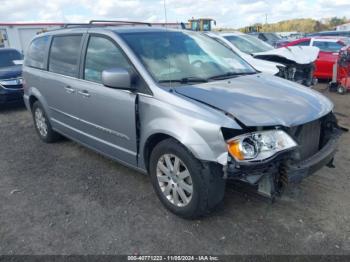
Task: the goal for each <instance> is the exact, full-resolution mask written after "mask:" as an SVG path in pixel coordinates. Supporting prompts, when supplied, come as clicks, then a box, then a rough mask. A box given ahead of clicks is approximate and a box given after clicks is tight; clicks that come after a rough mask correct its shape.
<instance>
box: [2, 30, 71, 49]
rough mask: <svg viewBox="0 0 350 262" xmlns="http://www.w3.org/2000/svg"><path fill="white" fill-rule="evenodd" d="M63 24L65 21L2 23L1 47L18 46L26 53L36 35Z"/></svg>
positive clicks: (17, 47)
mask: <svg viewBox="0 0 350 262" xmlns="http://www.w3.org/2000/svg"><path fill="white" fill-rule="evenodd" d="M63 25H64V24H63V23H0V47H11V48H16V49H18V50H19V51H21V52H22V53H24V52H25V50H26V48H27V46H28V44H29V43H30V41H31V40H32V38H33V37H34V36H36V35H37V34H40V33H42V32H45V31H48V30H51V29H55V28H60V27H62V26H63Z"/></svg>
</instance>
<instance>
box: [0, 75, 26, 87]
mask: <svg viewBox="0 0 350 262" xmlns="http://www.w3.org/2000/svg"><path fill="white" fill-rule="evenodd" d="M22 82H23V80H22V77H18V78H13V79H4V80H0V85H3V86H15V85H21V84H22Z"/></svg>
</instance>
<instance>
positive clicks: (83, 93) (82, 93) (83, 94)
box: [78, 90, 90, 97]
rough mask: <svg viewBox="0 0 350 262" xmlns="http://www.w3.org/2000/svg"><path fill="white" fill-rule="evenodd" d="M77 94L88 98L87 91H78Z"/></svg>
mask: <svg viewBox="0 0 350 262" xmlns="http://www.w3.org/2000/svg"><path fill="white" fill-rule="evenodd" d="M78 94H79V95H82V96H84V97H90V93H89V92H88V91H87V90H80V91H78Z"/></svg>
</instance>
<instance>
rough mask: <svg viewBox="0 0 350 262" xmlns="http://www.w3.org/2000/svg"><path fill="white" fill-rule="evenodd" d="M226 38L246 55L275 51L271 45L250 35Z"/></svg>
mask: <svg viewBox="0 0 350 262" xmlns="http://www.w3.org/2000/svg"><path fill="white" fill-rule="evenodd" d="M224 37H225V38H226V39H227V40H228V41H230V42H231V43H232V44H233V45H234V46H235V47H237V48H238V49H239V50H241V51H242V52H244V53H246V54H253V53H259V52H265V51H270V50H272V49H274V48H273V47H272V46H271V45H269V44H267V43H265V42H264V41H261V40H260V39H258V38H256V37H254V36H250V35H239V36H238V35H228V36H224Z"/></svg>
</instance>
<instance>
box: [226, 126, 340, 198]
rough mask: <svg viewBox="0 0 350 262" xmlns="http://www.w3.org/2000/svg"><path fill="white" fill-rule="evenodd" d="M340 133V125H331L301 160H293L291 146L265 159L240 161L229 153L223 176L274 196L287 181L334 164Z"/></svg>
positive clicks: (293, 181) (301, 177) (298, 180)
mask: <svg viewBox="0 0 350 262" xmlns="http://www.w3.org/2000/svg"><path fill="white" fill-rule="evenodd" d="M342 133H343V130H342V129H341V128H339V127H337V128H333V130H332V132H331V134H330V135H329V137H328V140H327V142H326V143H324V144H323V145H322V147H321V148H320V149H319V151H317V152H316V153H315V154H314V155H312V156H310V157H308V158H306V159H303V160H301V161H295V160H293V154H294V153H295V152H294V150H292V151H289V152H282V153H280V154H278V155H276V156H275V157H273V158H272V159H269V160H266V161H264V162H251V163H244V164H242V163H237V162H236V161H234V159H232V158H230V157H229V161H228V163H227V165H226V166H225V167H224V174H225V177H226V178H227V179H232V180H239V181H243V182H245V183H248V184H250V185H251V186H253V187H255V188H256V190H257V192H258V193H259V194H261V195H264V196H266V197H270V198H274V197H275V196H276V195H279V194H280V193H281V192H282V188H283V187H285V186H286V185H288V184H290V183H297V182H300V181H301V180H302V179H303V178H306V177H308V176H310V175H312V174H314V173H315V172H316V171H318V170H319V169H321V168H322V167H323V166H328V167H334V166H333V159H334V155H335V153H336V151H337V144H338V140H339V138H340V136H341V134H342Z"/></svg>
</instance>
